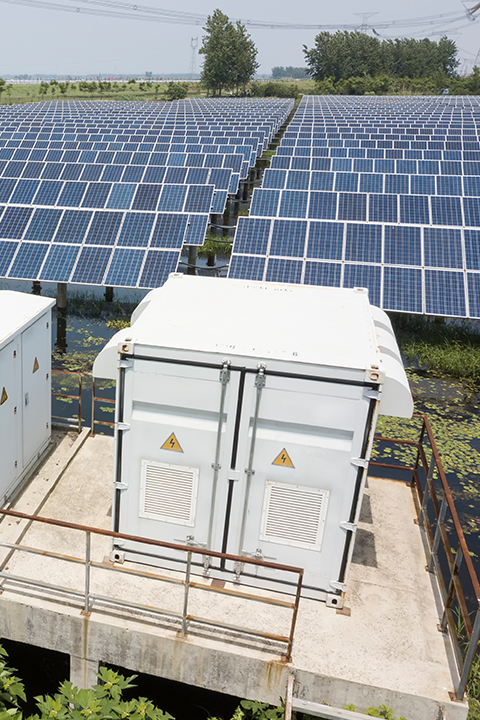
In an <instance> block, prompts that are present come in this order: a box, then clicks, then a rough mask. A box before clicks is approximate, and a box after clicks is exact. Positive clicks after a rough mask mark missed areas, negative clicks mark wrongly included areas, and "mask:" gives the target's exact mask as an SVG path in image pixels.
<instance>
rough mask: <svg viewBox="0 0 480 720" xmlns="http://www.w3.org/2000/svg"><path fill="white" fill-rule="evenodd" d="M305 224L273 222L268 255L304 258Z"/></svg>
mask: <svg viewBox="0 0 480 720" xmlns="http://www.w3.org/2000/svg"><path fill="white" fill-rule="evenodd" d="M306 237H307V222H306V221H304V220H303V221H302V220H275V221H274V222H273V230H272V237H271V244H270V255H280V256H283V257H304V256H305V241H306Z"/></svg>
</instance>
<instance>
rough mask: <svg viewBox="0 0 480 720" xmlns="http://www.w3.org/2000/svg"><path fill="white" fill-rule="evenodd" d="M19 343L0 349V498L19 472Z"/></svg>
mask: <svg viewBox="0 0 480 720" xmlns="http://www.w3.org/2000/svg"><path fill="white" fill-rule="evenodd" d="M18 361H19V360H18V344H17V342H16V341H13V342H11V343H9V344H8V345H6V346H5V347H4V348H3V350H2V351H0V427H1V453H0V454H1V457H2V462H1V463H0V501H2V500H3V499H4V496H5V494H6V493H7V492H8V490H9V489H10V488H11V487H12V486H13V485H14V483H15V479H16V477H17V475H18V474H19V473H20V471H21V465H22V462H21V437H19V432H18V430H19V426H20V425H19V419H20V412H19V392H18V381H19V378H17V377H16V376H17V373H16V363H17V362H18Z"/></svg>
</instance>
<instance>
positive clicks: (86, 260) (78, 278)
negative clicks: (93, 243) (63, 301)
mask: <svg viewBox="0 0 480 720" xmlns="http://www.w3.org/2000/svg"><path fill="white" fill-rule="evenodd" d="M111 254H112V249H111V248H106V247H87V246H85V247H83V248H82V249H81V251H80V255H79V258H78V262H77V265H76V268H75V271H74V273H73V275H72V278H71V282H74V283H79V284H81V285H103V277H104V275H105V270H106V267H107V265H108V261H109V260H110V256H111Z"/></svg>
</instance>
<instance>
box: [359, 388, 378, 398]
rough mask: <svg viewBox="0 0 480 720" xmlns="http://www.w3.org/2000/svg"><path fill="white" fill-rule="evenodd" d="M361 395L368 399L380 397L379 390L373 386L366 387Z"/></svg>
mask: <svg viewBox="0 0 480 720" xmlns="http://www.w3.org/2000/svg"><path fill="white" fill-rule="evenodd" d="M363 395H364V397H366V398H368V399H369V400H378V398H379V397H380V391H379V390H374V389H373V388H366V389H365V390H364V392H363Z"/></svg>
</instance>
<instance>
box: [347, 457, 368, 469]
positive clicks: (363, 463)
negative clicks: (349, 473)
mask: <svg viewBox="0 0 480 720" xmlns="http://www.w3.org/2000/svg"><path fill="white" fill-rule="evenodd" d="M350 463H351V464H352V465H355V467H361V468H367V467H368V460H365V458H351V459H350Z"/></svg>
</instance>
